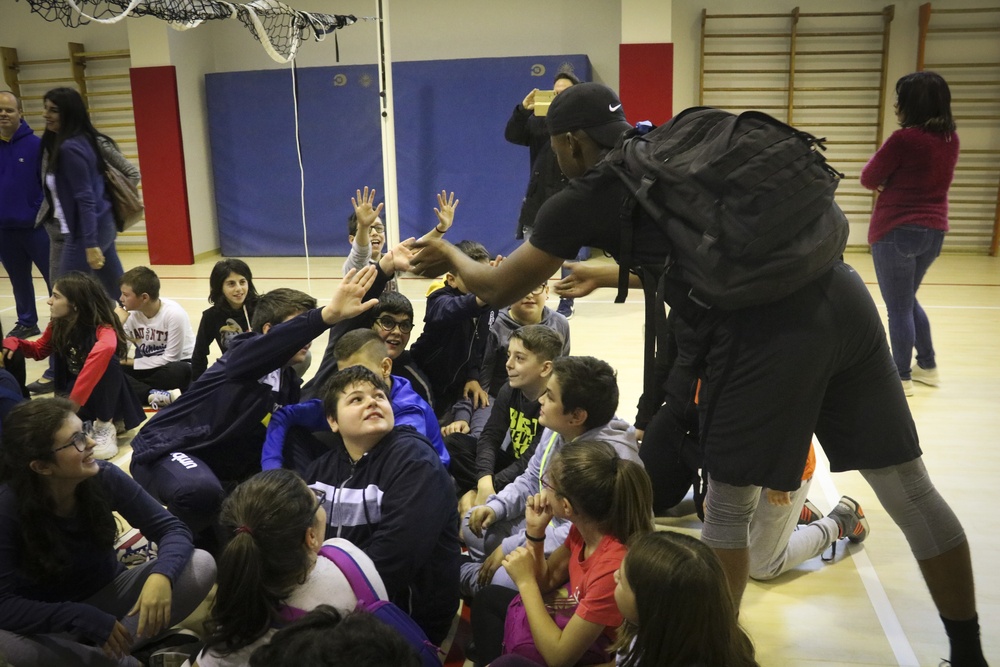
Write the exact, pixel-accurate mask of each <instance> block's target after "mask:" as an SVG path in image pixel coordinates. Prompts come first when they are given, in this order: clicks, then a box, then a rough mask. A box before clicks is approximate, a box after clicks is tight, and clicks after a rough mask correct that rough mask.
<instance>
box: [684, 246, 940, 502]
mask: <svg viewBox="0 0 1000 667" xmlns="http://www.w3.org/2000/svg"><path fill="white" fill-rule="evenodd" d="M699 402H700V406H699V411H700V421H701V438H702V442H703V444H704V451H705V469H706V470H707V471H708V473H709V475H710V477H712V478H713V479H717V480H719V481H721V482H726V483H728V484H733V485H737V486H746V485H758V486H766V487H768V488H772V489H777V490H782V491H794V490H795V489H797V488H799V484H800V482H801V479H802V471H803V468H804V467H805V462H806V456H807V454H808V451H809V442H810V440H811V438H812V436H813V434H814V433H815V435H816V438H817V440H818V441H819V443H820V445H821V446H822V448H823V451H824V452H825V453H826V455H827V458H828V459H829V460H830V467H831V469H832V470H833V471H835V472H836V471H843V470H856V469H864V468H882V467H885V466H889V465H895V464H899V463H905V462H907V461H911V460H913V459H915V458H917V457H918V456H920V446H919V444H918V441H917V431H916V426H915V425H914V423H913V418H912V417H911V416H910V409H909V406H908V405H907V403H906V397H905V396H904V395H903V389H902V385H901V383H900V381H899V374H898V372H897V371H896V366H895V364H894V363H893V361H892V356H891V355H890V353H889V344H888V342H887V340H886V335H885V330H884V328H883V327H882V321H881V319H880V318H879V314H878V311H877V310H876V308H875V303H874V302H873V301H872V298H871V295H870V294H869V292H868V289H867V287H865V284H864V282H862V280H861V277H860V276H858V274H857V273H856V272H855V271H854V269H852V268H851V267H850V266H848V265H846V264H843V263H841V264H838V265H836V266H835V267H834V268H832V269H831V270H830V271H829V272H828V273H827V274H826V275H824V276H823V277H821V278H819V279H817V280H816V281H814V282H812V283H810V284H809V285H807V286H806V287H804V288H802V289H801V290H799V291H798V292H796V293H794V294H792V295H790V296H788V297H786V298H784V299H782V300H780V301H777V302H775V303H771V304H766V305H764V306H758V307H755V308H747V309H744V310H740V311H735V312H732V313H727V314H726V315H725V316H724V317H722V318H721V320H720V322H719V324H718V325H717V326H716V327H714V328H713V331H712V333H711V340H710V348H709V350H708V352H707V357H706V366H705V381H704V386H703V388H702V392H701V400H700V401H699Z"/></svg>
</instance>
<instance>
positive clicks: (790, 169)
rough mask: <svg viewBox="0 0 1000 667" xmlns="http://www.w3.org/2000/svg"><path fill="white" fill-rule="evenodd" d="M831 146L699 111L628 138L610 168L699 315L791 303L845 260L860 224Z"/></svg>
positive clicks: (767, 124) (749, 116)
mask: <svg viewBox="0 0 1000 667" xmlns="http://www.w3.org/2000/svg"><path fill="white" fill-rule="evenodd" d="M822 142H823V139H817V138H816V137H814V136H812V135H811V134H808V133H805V132H801V131H799V130H796V129H795V128H793V127H791V126H789V125H786V124H785V123H782V122H780V121H778V120H776V119H774V118H772V117H771V116H768V115H767V114H764V113H760V112H758V111H747V112H744V113H742V114H740V115H738V116H737V115H734V114H732V113H729V112H727V111H722V110H721V109H714V108H711V107H695V108H692V109H687V110H685V111H683V112H681V113H679V114H678V115H676V116H675V117H674V118H672V119H671V120H670V121H669V122H668V123H666V124H664V125H661V126H660V127H658V128H656V129H654V130H652V131H651V132H648V133H647V134H639V133H638V132H637V131H632V132H629V133H626V134H625V135H624V136H623V138H622V140H620V141H619V143H618V146H616V147H615V149H614V150H612V151H611V152H610V153H608V155H607V156H606V157H605V159H604V163H605V164H606V165H607V166H609V167H610V168H611V169H612V170H613V171H615V173H617V174H618V176H619V177H620V178H621V179H622V181H624V183H625V186H626V188H627V189H628V191H629V193H630V194H631V195H632V197H633V198H634V199H633V201H634V204H638V205H639V206H641V207H642V209H644V210H645V212H646V213H648V214H649V215H650V216H651V217H652V218H653V220H654V221H656V223H657V224H658V225H659V227H660V229H661V230H662V231H663V232H664V233H665V235H666V236H667V239H668V240H669V242H670V245H671V251H670V252H669V253H668V256H667V257H666V261H665V263H664V265H663V266H662V267H661V269H662V271H663V272H664V273H665V274H666V275H667V276H668V277H669V278H670V279H672V280H673V281H675V282H679V283H682V284H685V285H687V286H689V290H688V292H687V296H688V297H689V298H690V299H691V300H692V301H693V302H694V303H695V304H697V305H698V306H701V307H704V308H711V307H718V308H720V309H723V310H732V309H736V308H744V307H747V306H755V305H760V304H762V303H768V302H771V301H776V300H778V299H780V298H782V297H784V296H787V295H789V294H791V293H792V292H794V291H796V290H798V289H799V288H800V287H803V286H805V285H806V284H808V283H809V282H811V281H812V280H814V279H815V278H818V277H819V276H821V275H822V274H823V273H825V272H826V271H827V270H828V269H830V267H832V266H833V264H834V263H835V262H837V261H838V260H839V258H840V256H841V255H842V253H843V251H844V247H845V245H846V243H847V233H848V223H847V218H846V217H844V214H843V212H842V211H841V210H840V207H839V206H837V204H836V203H835V202H834V200H833V195H834V191H835V190H836V189H837V184H838V182H839V180H840V178H842V177H843V174H840V173H838V172H837V171H836V170H834V169H833V168H832V167H830V166H829V165H828V164H827V163H826V160H825V158H824V157H823V155H822V153H820V152H819V151H818V150H817V148H824V146H823V144H822ZM627 209H628V207H626V210H627ZM633 213H634V211H633ZM633 217H634V216H633ZM623 223H624V224H623V225H622V233H623V236H628V238H623V243H622V254H623V261H622V262H621V264H622V268H623V270H628V269H629V268H635V267H630V266H629V265H630V264H631V261H630V259H626V258H625V255H626V254H630V252H631V245H632V244H631V224H630V223H631V221H625V220H623ZM667 300H668V302H670V303H671V306H675V305H677V304H675V303H674V302H673V301H672V300H671V299H670V297H669V291H668V298H667Z"/></svg>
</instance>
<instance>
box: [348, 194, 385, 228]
mask: <svg viewBox="0 0 1000 667" xmlns="http://www.w3.org/2000/svg"><path fill="white" fill-rule="evenodd" d="M356 192H357V195H356V196H355V197H351V204H353V205H354V215H356V216H357V218H358V228H359V229H360V228H362V227H364V228H365V229H368V228H369V227H371V226H372V225H374V224H375V220H377V219H378V216H379V214H380V213H382V207H383V206H384V204H379V205H378V206H374V205H373V204H374V203H375V188H372V189H371V191H369V190H368V186H367V185H366V186H365V191H364V193H362V192H361V190H357V191H356Z"/></svg>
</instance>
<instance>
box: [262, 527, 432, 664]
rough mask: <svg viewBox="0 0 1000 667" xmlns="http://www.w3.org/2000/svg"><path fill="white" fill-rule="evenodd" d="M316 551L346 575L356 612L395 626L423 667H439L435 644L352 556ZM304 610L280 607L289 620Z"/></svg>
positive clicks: (334, 550)
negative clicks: (386, 597) (381, 593)
mask: <svg viewBox="0 0 1000 667" xmlns="http://www.w3.org/2000/svg"><path fill="white" fill-rule="evenodd" d="M319 553H320V555H321V556H324V557H325V558H327V559H328V560H331V561H333V563H334V565H336V566H337V567H338V568H339V569H340V571H341V572H342V573H343V575H344V576H345V577H346V578H347V582H348V583H349V584H350V585H351V590H352V591H354V597H356V598H358V606H357V607H355V611H364V612H366V613H369V614H371V615H372V616H374V617H375V618H377V619H379V620H380V621H382V622H383V623H385V624H386V625H388V626H390V627H392V628H393V629H395V630H396V632H398V633H399V634H401V635H402V636H403V639H405V640H406V643H407V644H409V645H410V646H411V647H412V648H413V650H414V651H415V652H416V653H417V656H418V657H419V658H420V662H421V664H422V665H423V666H424V667H441V659H440V658H438V648H437V646H435V645H434V644H432V643H431V642H430V640H429V639H427V634H426V633H424V631H423V630H422V629H421V627H420V626H419V625H417V623H416V621H414V620H413V619H412V618H410V616H409V615H408V614H407V613H406V612H404V611H403V610H402V609H400V608H399V607H397V606H396V605H395V604H393V603H392V602H389V601H388V600H380V599H379V597H378V593H377V592H375V588H374V587H373V586H372V584H371V582H370V581H368V577H366V576H365V572H364V570H362V569H361V567H360V566H359V565H358V564H357V562H356V561H355V560H354V559H353V558H352V557H351V554H349V553H347V552H346V551H344V550H343V549H341V548H340V547H335V546H332V545H328V546H324V547H323V548H322V549H320V550H319ZM306 613H307V612H306V611H305V610H303V609H298V608H297V607H289V606H285V607H282V609H281V620H283V621H284V622H286V623H290V622H291V621H294V620H297V619H299V618H301V617H303V616H305V615H306Z"/></svg>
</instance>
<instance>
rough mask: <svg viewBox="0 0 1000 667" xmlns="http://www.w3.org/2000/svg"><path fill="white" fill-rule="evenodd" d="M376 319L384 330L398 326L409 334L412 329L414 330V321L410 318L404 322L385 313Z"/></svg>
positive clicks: (390, 329) (401, 330) (402, 331)
mask: <svg viewBox="0 0 1000 667" xmlns="http://www.w3.org/2000/svg"><path fill="white" fill-rule="evenodd" d="M375 321H376V322H377V323H378V325H379V326H380V327H382V330H383V331H392V330H393V329H395V328H396V327H399V331H400V332H401V333H405V334H408V333H410V332H411V331H413V322H412V321H410V320H403V321H402V322H398V321H396V320H394V319H392V318H391V317H389V316H388V315H385V316H383V317H380V318H378V319H377V320H375Z"/></svg>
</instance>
